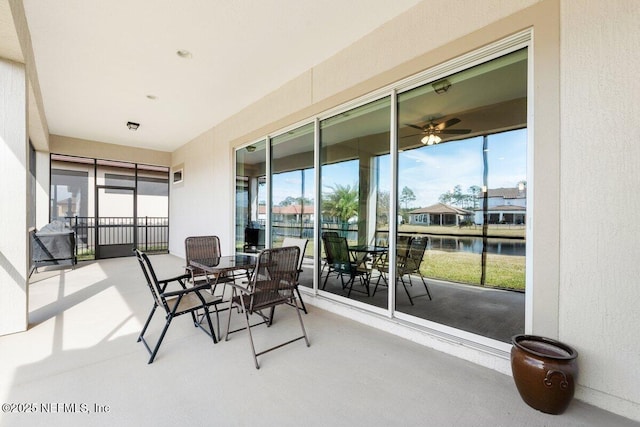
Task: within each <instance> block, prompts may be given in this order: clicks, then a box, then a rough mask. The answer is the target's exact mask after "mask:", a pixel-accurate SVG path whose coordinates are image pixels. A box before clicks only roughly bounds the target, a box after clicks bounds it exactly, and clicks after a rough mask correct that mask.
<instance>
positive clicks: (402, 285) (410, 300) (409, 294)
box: [400, 276, 413, 305]
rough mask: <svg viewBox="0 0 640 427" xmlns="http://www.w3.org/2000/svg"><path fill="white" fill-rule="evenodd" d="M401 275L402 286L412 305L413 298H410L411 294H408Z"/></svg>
mask: <svg viewBox="0 0 640 427" xmlns="http://www.w3.org/2000/svg"><path fill="white" fill-rule="evenodd" d="M402 277H403V276H400V281H401V282H402V287H403V288H404V291H405V292H406V293H407V296H408V297H409V302H410V303H411V305H413V300H412V299H411V295H410V294H409V290H408V289H407V285H406V284H405V283H404V279H403V278H402Z"/></svg>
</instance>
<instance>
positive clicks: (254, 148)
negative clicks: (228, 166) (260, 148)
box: [247, 145, 256, 153]
mask: <svg viewBox="0 0 640 427" xmlns="http://www.w3.org/2000/svg"><path fill="white" fill-rule="evenodd" d="M247 151H248V152H249V153H253V152H254V151H256V147H255V146H253V145H250V146H248V147H247Z"/></svg>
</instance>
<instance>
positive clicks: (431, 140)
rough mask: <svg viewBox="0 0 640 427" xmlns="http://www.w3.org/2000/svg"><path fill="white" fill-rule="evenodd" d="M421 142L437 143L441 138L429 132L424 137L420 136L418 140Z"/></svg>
mask: <svg viewBox="0 0 640 427" xmlns="http://www.w3.org/2000/svg"><path fill="white" fill-rule="evenodd" d="M420 141H421V142H422V143H423V144H427V145H433V144H437V143H439V142H440V141H442V138H440V137H439V136H438V135H436V134H435V133H429V134H428V135H426V136H425V137H424V138H422V139H421V140H420Z"/></svg>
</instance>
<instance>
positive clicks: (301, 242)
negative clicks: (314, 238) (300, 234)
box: [282, 237, 309, 271]
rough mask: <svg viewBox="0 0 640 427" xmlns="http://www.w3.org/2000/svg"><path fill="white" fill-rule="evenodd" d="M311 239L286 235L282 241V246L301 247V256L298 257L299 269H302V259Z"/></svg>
mask: <svg viewBox="0 0 640 427" xmlns="http://www.w3.org/2000/svg"><path fill="white" fill-rule="evenodd" d="M308 243H309V239H298V238H295V237H285V238H284V240H283V241H282V247H283V248H284V247H287V246H297V247H298V248H299V249H300V256H299V259H298V271H300V270H302V261H303V260H304V253H305V251H306V250H307V244H308Z"/></svg>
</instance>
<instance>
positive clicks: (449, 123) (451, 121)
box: [436, 117, 460, 130]
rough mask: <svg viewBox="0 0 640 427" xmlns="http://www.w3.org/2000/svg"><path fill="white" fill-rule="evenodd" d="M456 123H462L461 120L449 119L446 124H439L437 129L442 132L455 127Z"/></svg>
mask: <svg viewBox="0 0 640 427" xmlns="http://www.w3.org/2000/svg"><path fill="white" fill-rule="evenodd" d="M456 123H460V119H458V118H455V117H454V118H453V119H449V120H447V121H446V122H442V123H439V124H437V125H436V129H438V130H442V129H445V128H448V127H449V126H453V125H455V124H456Z"/></svg>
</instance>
